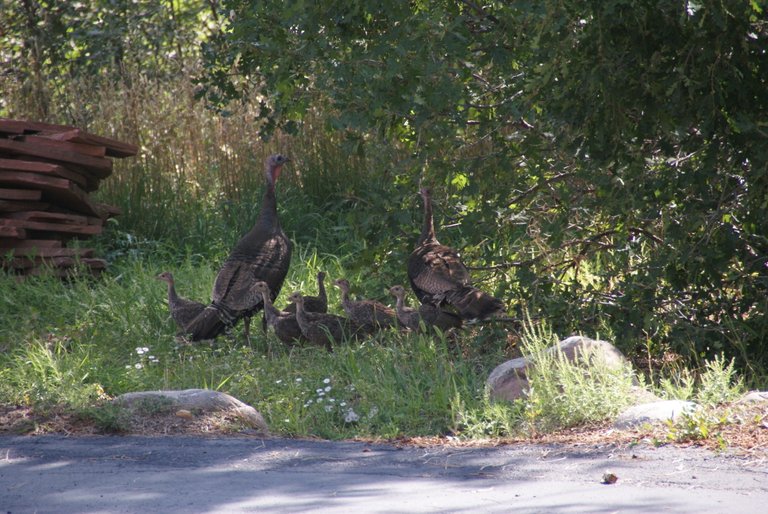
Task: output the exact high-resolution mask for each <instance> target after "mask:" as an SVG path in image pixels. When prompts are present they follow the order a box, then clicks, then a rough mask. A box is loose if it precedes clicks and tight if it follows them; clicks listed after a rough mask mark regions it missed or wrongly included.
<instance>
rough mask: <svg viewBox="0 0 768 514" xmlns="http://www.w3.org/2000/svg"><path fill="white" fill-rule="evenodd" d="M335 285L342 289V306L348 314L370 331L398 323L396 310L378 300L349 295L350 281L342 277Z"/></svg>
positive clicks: (334, 282) (335, 281)
mask: <svg viewBox="0 0 768 514" xmlns="http://www.w3.org/2000/svg"><path fill="white" fill-rule="evenodd" d="M333 285H335V286H336V287H338V288H339V289H341V306H342V307H343V308H344V312H346V313H347V316H349V318H350V319H351V320H352V321H354V322H355V323H357V324H358V325H360V326H361V327H363V329H364V330H366V331H368V332H375V331H376V330H381V329H387V328H391V327H394V326H396V325H397V316H396V314H395V311H394V310H393V309H391V308H390V307H387V306H386V305H384V304H383V303H381V302H377V301H376V300H357V301H353V300H352V299H350V297H349V281H348V280H347V279H345V278H340V279H337V280H334V281H333Z"/></svg>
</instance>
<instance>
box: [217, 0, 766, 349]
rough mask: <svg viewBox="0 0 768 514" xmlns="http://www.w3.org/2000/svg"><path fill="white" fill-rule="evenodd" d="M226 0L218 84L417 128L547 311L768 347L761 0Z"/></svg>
mask: <svg viewBox="0 0 768 514" xmlns="http://www.w3.org/2000/svg"><path fill="white" fill-rule="evenodd" d="M222 8H223V10H224V12H226V13H227V15H228V16H229V20H230V22H229V25H228V27H227V29H226V30H225V31H224V32H222V33H221V34H220V35H219V36H218V37H217V38H216V39H215V40H213V41H212V42H211V44H210V45H208V46H207V48H206V50H205V52H204V55H205V57H206V58H207V66H208V70H209V74H208V77H207V81H206V89H205V90H204V93H205V94H207V95H208V98H209V99H211V100H213V101H214V102H218V103H220V104H225V103H226V102H227V101H231V100H232V99H236V98H239V99H243V98H246V97H251V98H252V97H253V96H252V95H257V96H258V98H259V100H260V102H261V107H262V109H261V113H262V118H263V130H264V132H265V134H269V133H270V132H272V131H274V130H275V129H277V128H280V129H283V130H286V131H289V132H290V131H294V130H296V129H297V127H298V126H299V124H300V123H301V120H302V117H303V116H305V115H306V113H307V112H308V111H310V110H312V109H316V110H321V111H324V112H326V113H329V114H330V117H329V120H330V121H329V126H330V127H331V128H332V129H333V130H344V131H348V132H349V133H350V134H358V135H360V134H362V135H364V134H370V133H371V131H377V132H378V133H379V134H384V135H386V136H388V137H392V138H395V139H396V140H397V141H399V142H400V143H401V144H406V145H407V146H408V148H409V149H410V151H411V152H412V153H413V156H414V161H415V164H414V167H413V169H414V170H417V172H418V173H427V174H430V176H431V177H432V179H433V180H439V181H441V182H443V183H444V184H446V185H447V186H449V187H448V190H449V193H447V194H450V195H452V197H453V198H454V199H456V200H459V201H460V202H461V205H462V208H461V210H459V211H458V213H459V215H460V217H462V218H463V221H464V223H465V226H469V225H470V222H472V224H473V225H475V226H476V224H477V223H485V227H489V226H493V227H496V228H497V230H498V231H497V233H496V236H497V237H496V240H497V242H496V243H492V244H488V245H486V247H485V249H486V251H487V252H488V254H490V253H494V254H496V255H501V256H504V257H506V259H507V260H506V262H505V263H496V264H497V268H500V269H504V268H505V267H512V268H516V270H515V273H514V279H515V280H517V282H518V283H517V286H516V287H517V292H518V293H519V294H521V295H522V297H523V298H524V299H525V300H526V301H528V302H529V305H530V304H531V302H532V303H533V304H534V305H538V307H539V310H540V312H541V313H542V314H544V315H553V314H554V313H556V312H564V313H565V314H566V315H567V316H570V317H571V319H575V320H579V321H578V322H574V323H572V327H576V328H578V327H579V326H584V324H583V323H581V321H584V322H588V321H589V320H594V319H603V320H608V321H607V323H608V325H609V326H610V328H611V329H613V330H614V331H615V332H616V333H618V334H621V337H622V338H625V337H626V338H632V339H634V340H635V341H641V340H643V339H650V338H653V339H658V340H661V341H663V342H667V343H669V344H672V345H673V347H674V349H675V350H677V351H684V350H686V349H690V350H692V351H693V353H694V354H695V355H700V356H710V355H712V354H714V353H717V352H719V351H721V350H727V351H728V352H729V353H732V354H738V355H740V356H742V357H743V356H744V355H746V354H752V355H753V356H754V357H757V358H759V359H761V360H762V362H763V363H766V362H768V352H766V351H765V350H764V346H763V336H762V335H761V334H764V333H765V332H766V330H765V328H766V318H765V312H766V304H765V302H766V285H767V279H768V277H767V276H766V275H767V274H766V266H767V265H768V262H766V255H768V241H767V240H766V234H768V226H766V221H765V217H764V216H763V214H762V213H763V212H764V209H765V206H766V198H768V189H767V187H768V180H766V179H767V178H768V177H766V170H768V159H767V156H768V144H766V143H768V141H766V136H767V132H766V131H767V130H768V108H767V106H766V101H768V95H766V94H765V91H766V90H767V89H766V86H767V85H768V84H766V80H768V68H767V63H766V59H768V28H767V27H768V25H766V22H765V21H764V20H765V17H764V14H765V13H764V10H765V8H766V2H764V1H758V0H753V1H751V2H749V3H745V2H738V1H728V0H726V1H725V2H722V1H717V2H715V1H710V0H703V1H701V2H680V3H669V2H662V1H659V0H641V1H639V2H635V1H633V2H629V1H626V0H607V1H601V2H583V1H579V2H577V1H568V0H566V1H564V2H563V1H554V0H545V1H542V2H514V3H507V2H495V1H487V2H484V3H478V2H474V1H470V0H465V1H458V2H451V1H420V2H397V1H389V2H373V1H362V2H359V1H357V2H351V1H338V0H337V1H330V0H328V1H321V2H292V3H289V4H287V5H286V4H284V3H283V2H277V1H260V2H252V1H242V0H232V1H225V2H223V4H222ZM359 137H364V136H359ZM465 232H467V231H465ZM498 240H505V241H506V242H498ZM510 277H511V276H510V275H507V278H508V279H509V278H510Z"/></svg>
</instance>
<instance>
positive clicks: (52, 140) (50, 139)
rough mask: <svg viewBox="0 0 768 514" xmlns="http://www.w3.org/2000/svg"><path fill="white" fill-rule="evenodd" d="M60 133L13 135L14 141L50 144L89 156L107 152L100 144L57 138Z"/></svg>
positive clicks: (102, 155)
mask: <svg viewBox="0 0 768 514" xmlns="http://www.w3.org/2000/svg"><path fill="white" fill-rule="evenodd" d="M59 135H60V134H51V135H50V136H30V135H19V136H15V137H14V138H13V139H14V141H23V142H25V143H32V144H36V145H42V146H50V147H53V148H59V149H61V150H68V151H70V152H76V153H79V154H83V155H90V156H91V157H104V156H105V155H106V154H107V147H105V146H102V145H91V144H86V143H76V142H74V141H64V140H59V139H57V136H59Z"/></svg>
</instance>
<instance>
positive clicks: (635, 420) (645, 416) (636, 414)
mask: <svg viewBox="0 0 768 514" xmlns="http://www.w3.org/2000/svg"><path fill="white" fill-rule="evenodd" d="M698 408H699V405H698V404H696V403H694V402H688V401H684V400H661V401H658V402H651V403H642V404H640V405H634V406H632V407H629V408H628V409H626V410H625V411H624V412H622V413H621V414H619V416H618V417H617V418H616V421H615V422H614V423H613V426H614V427H615V428H619V429H625V428H632V427H636V426H638V425H642V424H644V423H658V422H663V421H677V420H678V419H679V418H680V416H682V415H683V414H690V413H693V412H695V411H696V410H697V409H698Z"/></svg>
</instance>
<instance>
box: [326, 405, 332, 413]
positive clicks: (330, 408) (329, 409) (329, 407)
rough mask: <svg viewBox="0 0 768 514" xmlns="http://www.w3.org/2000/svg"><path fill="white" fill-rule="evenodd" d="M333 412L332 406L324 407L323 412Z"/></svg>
mask: <svg viewBox="0 0 768 514" xmlns="http://www.w3.org/2000/svg"><path fill="white" fill-rule="evenodd" d="M332 410H333V405H326V406H325V412H331V411H332Z"/></svg>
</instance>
